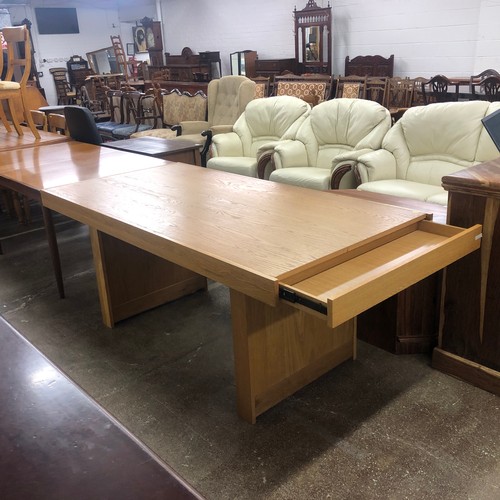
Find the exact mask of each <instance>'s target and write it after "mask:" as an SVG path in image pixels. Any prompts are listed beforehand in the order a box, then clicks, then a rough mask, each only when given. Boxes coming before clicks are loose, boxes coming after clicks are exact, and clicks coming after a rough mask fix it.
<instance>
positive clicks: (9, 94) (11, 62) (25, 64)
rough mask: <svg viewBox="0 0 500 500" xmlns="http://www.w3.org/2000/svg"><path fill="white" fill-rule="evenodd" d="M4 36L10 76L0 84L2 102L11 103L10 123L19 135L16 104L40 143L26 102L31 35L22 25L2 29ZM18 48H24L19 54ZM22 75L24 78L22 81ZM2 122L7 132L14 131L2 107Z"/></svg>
mask: <svg viewBox="0 0 500 500" xmlns="http://www.w3.org/2000/svg"><path fill="white" fill-rule="evenodd" d="M2 34H3V37H4V40H5V42H6V43H7V72H6V74H5V79H4V80H2V81H0V100H1V101H4V100H5V101H7V102H8V108H9V113H10V119H11V120H12V124H13V125H14V128H15V130H16V132H17V134H18V135H23V129H22V127H21V125H20V123H19V117H18V109H17V108H18V107H17V106H16V102H17V103H18V106H19V105H20V107H21V109H22V113H23V115H24V120H25V121H26V123H27V124H28V126H29V128H30V130H31V132H32V133H33V135H34V136H35V137H36V138H37V139H40V134H39V132H38V130H37V128H36V126H35V124H34V122H33V118H32V117H31V113H30V112H29V109H28V104H27V99H26V82H27V81H28V78H29V75H30V71H31V42H30V35H29V31H28V29H27V28H26V26H24V25H23V26H14V27H6V28H3V29H2ZM16 44H19V45H22V46H21V47H19V50H18V51H16V47H15V45H16ZM0 52H3V51H0ZM17 53H19V54H24V57H21V56H20V55H19V56H18V55H17ZM0 58H1V59H0V63H2V67H3V55H2V56H0ZM14 74H16V78H17V81H14ZM19 74H20V75H21V76H20V77H19ZM0 104H1V103H0ZM0 118H1V120H2V123H3V125H4V127H5V129H6V130H7V131H8V132H11V131H12V129H11V127H10V124H9V122H8V121H7V117H6V115H5V112H4V111H3V106H0Z"/></svg>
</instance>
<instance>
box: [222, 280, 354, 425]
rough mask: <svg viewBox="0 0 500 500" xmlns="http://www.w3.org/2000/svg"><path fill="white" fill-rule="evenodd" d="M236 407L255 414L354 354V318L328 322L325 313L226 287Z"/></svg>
mask: <svg viewBox="0 0 500 500" xmlns="http://www.w3.org/2000/svg"><path fill="white" fill-rule="evenodd" d="M231 314H232V323H233V325H232V326H233V344H234V357H235V377H236V387H237V399H238V413H239V414H240V416H241V417H242V418H243V419H245V420H247V421H248V422H251V423H254V422H255V419H256V417H257V416H258V415H260V414H261V413H263V412H264V411H266V410H267V409H269V408H271V407H272V406H274V405H275V404H277V403H278V402H280V401H282V400H283V399H285V398H286V397H288V396H290V395H291V394H293V393H294V392H296V391H297V390H299V389H300V388H302V387H304V386H305V385H307V384H308V383H310V382H312V381H313V380H315V379H317V378H318V377H319V376H321V375H323V374H324V373H326V372H328V371H329V370H331V369H332V368H334V367H335V366H337V365H339V364H340V363H342V362H344V361H346V360H348V359H352V358H354V357H355V320H354V319H353V320H350V321H348V322H346V323H344V324H342V325H340V326H338V327H337V328H334V329H332V328H329V327H328V326H327V324H326V317H325V318H324V319H323V318H318V317H317V316H315V315H311V314H308V313H306V312H304V311H301V310H299V309H296V308H294V307H293V306H290V305H288V304H284V303H281V302H280V303H279V304H278V305H277V307H272V306H269V305H266V304H264V303H262V302H260V301H257V300H255V299H252V298H251V297H248V296H246V295H244V294H242V293H240V292H237V291H235V290H231Z"/></svg>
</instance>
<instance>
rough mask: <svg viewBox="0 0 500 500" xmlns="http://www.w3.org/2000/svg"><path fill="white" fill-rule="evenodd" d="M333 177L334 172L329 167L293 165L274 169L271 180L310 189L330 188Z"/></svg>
mask: <svg viewBox="0 0 500 500" xmlns="http://www.w3.org/2000/svg"><path fill="white" fill-rule="evenodd" d="M331 177H332V173H331V170H330V169H329V168H328V169H327V168H320V167H291V168H280V169H277V170H274V171H273V172H271V175H270V176H269V180H270V181H274V182H281V183H283V184H293V185H294V186H301V187H307V188H310V189H320V190H327V189H330V183H331Z"/></svg>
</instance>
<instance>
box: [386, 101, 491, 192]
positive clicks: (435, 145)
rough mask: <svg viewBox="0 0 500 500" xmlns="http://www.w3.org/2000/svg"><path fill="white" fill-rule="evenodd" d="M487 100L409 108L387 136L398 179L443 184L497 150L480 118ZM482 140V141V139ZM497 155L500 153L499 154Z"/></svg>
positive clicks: (387, 147) (485, 107) (485, 110)
mask: <svg viewBox="0 0 500 500" xmlns="http://www.w3.org/2000/svg"><path fill="white" fill-rule="evenodd" d="M489 106H490V103H488V102H485V101H469V102H450V103H439V104H431V105H428V106H416V107H414V108H410V109H409V110H408V111H406V113H405V114H404V115H403V117H402V118H401V119H400V120H398V122H397V123H396V124H395V125H394V127H393V128H392V129H391V131H390V132H389V133H388V134H387V136H386V137H385V139H384V143H383V147H384V148H385V149H387V150H389V151H391V152H392V153H393V154H394V156H395V157H396V163H397V178H398V179H406V180H410V181H414V182H422V183H425V184H433V185H440V184H441V178H442V177H443V176H444V175H449V174H451V173H453V172H456V171H458V170H461V169H463V168H466V167H469V166H471V165H473V164H474V163H476V162H477V157H478V152H479V151H478V147H479V146H480V145H481V147H480V151H481V153H480V154H479V156H482V157H483V159H484V160H486V159H492V157H493V158H494V157H495V156H492V157H490V158H487V157H488V156H491V155H492V154H493V153H494V150H493V149H492V148H491V144H490V143H489V141H488V138H487V137H485V136H484V127H483V126H482V123H481V119H482V118H483V117H484V116H485V114H486V113H487V112H488V108H489ZM480 139H481V141H480ZM496 156H498V154H496Z"/></svg>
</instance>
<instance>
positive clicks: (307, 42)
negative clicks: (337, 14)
mask: <svg viewBox="0 0 500 500" xmlns="http://www.w3.org/2000/svg"><path fill="white" fill-rule="evenodd" d="M293 14H294V18H295V58H296V59H297V63H298V65H299V68H301V72H302V73H320V74H327V75H331V74H332V8H331V7H330V3H328V7H325V8H322V7H318V5H317V4H316V2H315V1H314V0H309V1H308V2H307V5H306V6H305V7H304V8H303V9H302V10H297V9H296V8H295V9H294V11H293Z"/></svg>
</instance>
